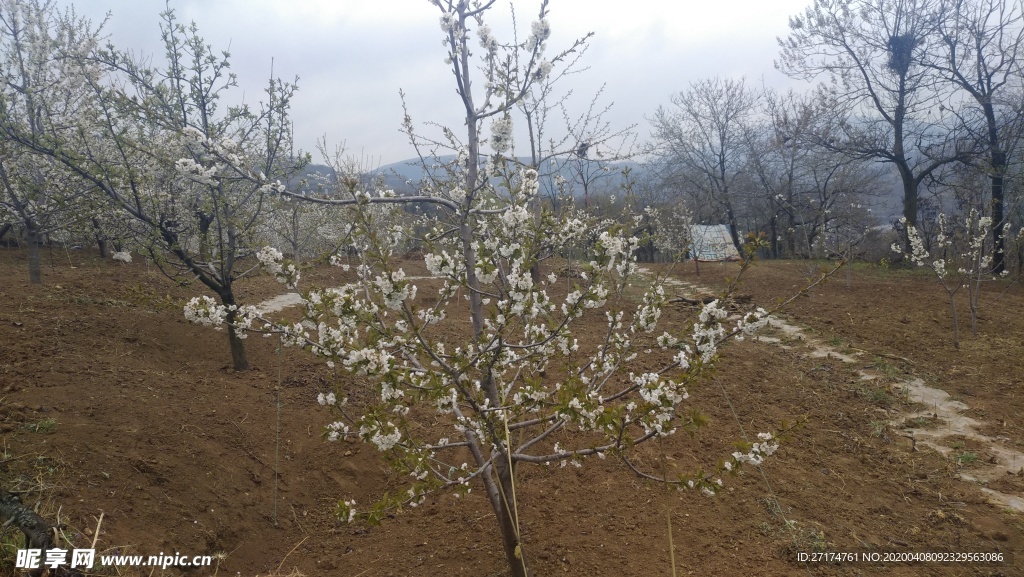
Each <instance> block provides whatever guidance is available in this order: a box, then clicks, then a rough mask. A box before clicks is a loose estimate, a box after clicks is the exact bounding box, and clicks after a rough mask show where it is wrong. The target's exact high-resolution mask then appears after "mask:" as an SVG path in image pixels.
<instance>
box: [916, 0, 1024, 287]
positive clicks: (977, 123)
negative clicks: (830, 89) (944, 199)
mask: <svg viewBox="0 0 1024 577" xmlns="http://www.w3.org/2000/svg"><path fill="white" fill-rule="evenodd" d="M935 14H936V15H935V21H934V30H935V34H937V35H938V38H939V42H938V43H937V44H936V49H935V50H934V51H933V53H931V54H925V55H924V65H925V66H928V67H930V68H933V69H934V70H936V71H937V72H938V73H939V74H941V75H942V77H943V78H946V79H948V80H949V81H950V82H952V84H953V85H955V86H956V87H957V88H959V89H961V90H962V91H963V92H966V93H967V94H968V95H970V99H971V101H973V103H974V107H973V110H971V111H969V112H967V114H969V115H970V117H969V118H965V119H963V120H964V125H965V126H966V127H968V128H969V129H971V130H973V131H974V133H975V138H976V140H978V141H979V142H981V143H982V146H983V149H984V150H985V152H986V154H985V162H984V163H983V164H984V165H983V166H982V169H983V170H984V171H985V172H986V173H987V174H988V178H989V183H990V188H991V211H992V220H993V223H994V224H993V226H992V241H993V242H992V246H993V251H994V252H993V257H994V258H993V263H992V270H993V272H995V273H997V274H998V273H1001V272H1003V270H1005V268H1006V264H1005V256H1004V252H1005V251H1004V242H1003V239H1004V235H1005V231H1006V226H1007V222H1006V216H1005V214H1006V213H1005V205H1006V201H1005V193H1004V182H1005V179H1006V172H1007V161H1008V158H1009V156H1010V154H1012V151H1013V149H1014V148H1015V147H1016V146H1017V145H1018V144H1019V142H1020V139H1021V136H1022V129H1024V115H1022V111H1021V108H1020V106H1019V105H1017V104H1016V102H1015V99H1019V92H1020V89H1021V63H1022V58H1024V14H1022V5H1021V3H1020V2H1019V1H1009V2H1008V1H1006V0H939V2H938V5H937V7H936V13H935ZM954 110H955V108H954ZM971 112H973V114H971Z"/></svg>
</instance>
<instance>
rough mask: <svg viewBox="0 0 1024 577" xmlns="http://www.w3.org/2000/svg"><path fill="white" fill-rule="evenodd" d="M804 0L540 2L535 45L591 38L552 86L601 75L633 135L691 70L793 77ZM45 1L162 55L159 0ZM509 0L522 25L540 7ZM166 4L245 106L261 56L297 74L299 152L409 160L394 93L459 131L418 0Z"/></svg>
mask: <svg viewBox="0 0 1024 577" xmlns="http://www.w3.org/2000/svg"><path fill="white" fill-rule="evenodd" d="M810 1H811V0H718V1H714V0H672V1H670V0H629V1H622V0H619V1H614V2H613V1H605V0H551V1H550V5H549V6H550V15H549V21H550V22H551V27H552V37H551V39H550V40H549V42H548V47H549V48H548V50H549V52H554V51H556V50H558V49H559V48H561V47H564V46H566V45H567V44H568V43H569V42H571V40H572V39H573V38H575V37H578V36H582V35H584V34H586V33H587V32H595V33H596V36H595V37H594V38H593V40H592V42H591V47H590V49H589V51H588V52H587V54H586V56H585V59H584V61H583V64H585V65H586V66H588V67H589V70H588V71H586V72H585V73H583V74H581V75H579V76H576V77H573V79H572V85H571V86H570V85H569V84H565V85H564V86H565V87H566V88H572V89H573V90H574V93H575V94H577V95H578V96H577V98H576V99H575V100H574V101H573V102H575V103H576V106H577V107H584V106H585V105H586V104H587V103H588V102H589V96H587V95H590V94H593V93H594V92H595V91H596V90H597V89H598V88H599V87H600V86H601V84H602V83H607V88H606V90H605V98H604V101H605V102H608V103H611V102H614V108H613V109H612V113H611V115H610V116H609V119H610V120H611V121H612V122H613V125H614V126H621V127H625V126H628V125H630V124H637V125H638V126H637V131H638V132H639V134H640V138H641V140H643V139H646V138H647V137H648V136H649V134H650V125H649V123H648V122H647V121H646V119H645V118H646V117H650V116H651V115H652V114H653V113H654V111H655V110H656V109H657V107H658V106H659V105H662V104H668V102H669V96H670V95H671V94H673V93H676V92H679V91H680V90H683V89H685V88H686V87H687V86H688V85H689V83H690V82H693V81H695V80H698V79H700V78H704V77H709V76H715V75H719V76H724V77H734V78H738V77H741V76H745V77H746V78H747V81H748V83H751V84H756V85H760V84H761V83H764V84H766V85H768V86H771V87H776V88H783V87H788V86H794V85H796V83H794V82H793V81H790V80H788V79H786V78H785V77H783V76H782V75H781V74H780V73H778V72H776V71H775V69H774V67H773V60H774V59H775V58H776V55H777V53H778V47H777V43H776V40H775V38H776V37H777V36H785V35H786V33H787V31H788V29H787V24H786V23H787V19H788V17H789V16H791V15H794V14H797V13H800V12H802V11H803V8H804V7H805V6H806V5H807V4H809V3H810ZM58 2H59V3H60V4H62V5H69V4H73V5H74V6H75V8H76V10H77V11H78V13H79V14H81V15H85V16H88V17H90V18H92V19H93V20H94V21H99V20H102V19H103V17H104V15H105V14H106V13H108V12H109V13H110V19H109V21H108V22H107V25H106V27H105V31H106V32H107V34H108V35H109V37H110V40H111V41H112V42H113V43H114V44H115V45H116V46H118V47H121V48H126V49H129V48H130V49H132V50H135V51H137V52H142V53H145V54H152V55H156V56H160V55H162V47H161V45H160V36H159V13H160V12H161V11H162V10H163V8H164V0H78V1H76V2H69V1H68V0H58ZM514 4H515V7H516V11H517V17H518V19H519V22H520V27H521V28H523V27H526V29H527V31H528V26H529V22H530V21H532V20H534V19H535V18H536V12H537V9H538V7H539V1H532V0H531V1H525V0H515V2H514ZM171 6H172V8H174V9H175V10H176V12H177V15H178V18H179V20H180V21H182V22H185V23H187V22H189V21H194V22H195V23H196V24H197V26H198V27H199V31H200V33H201V34H202V36H203V37H205V38H206V40H207V42H208V43H209V44H212V45H213V47H214V48H215V49H226V48H228V47H230V51H231V55H232V69H233V70H234V72H235V73H236V74H237V75H238V81H239V88H240V89H241V90H244V92H245V99H246V101H248V102H255V101H257V100H259V98H260V97H261V90H262V88H263V87H264V86H265V82H266V79H267V78H268V76H269V74H270V71H271V62H273V70H274V74H275V76H280V77H282V78H284V79H291V78H293V77H294V76H298V77H299V93H298V95H297V97H296V99H295V101H294V103H293V108H292V116H293V119H294V121H295V132H296V139H297V141H298V145H299V146H300V147H301V148H303V149H305V150H312V149H313V148H314V146H315V143H316V141H317V139H318V138H320V137H321V136H326V137H327V140H328V142H329V143H331V144H332V145H334V144H338V143H341V142H345V143H346V145H347V151H348V152H349V153H353V154H356V155H360V154H362V155H364V156H365V157H367V158H372V159H373V162H374V163H375V164H388V163H391V162H395V161H398V160H403V159H406V158H409V157H410V156H412V155H413V151H412V149H411V147H410V146H409V144H408V143H407V142H406V139H405V137H404V135H403V134H402V133H400V132H399V126H400V123H401V120H402V109H401V100H400V98H399V94H398V91H399V89H402V90H404V91H405V93H406V95H407V101H408V104H409V109H410V113H411V114H412V116H413V120H414V121H416V122H423V121H427V120H432V121H439V122H443V123H446V124H448V125H449V126H451V127H452V128H453V129H459V128H460V127H461V122H460V121H459V116H458V112H459V105H460V103H459V101H458V98H457V96H456V95H455V92H454V80H453V77H452V75H451V73H450V72H449V71H448V69H447V68H446V67H445V65H444V62H443V59H444V49H443V47H442V45H441V41H442V38H443V35H442V32H441V29H440V25H439V23H438V18H439V16H440V12H439V10H438V9H437V8H436V7H434V6H432V5H431V4H430V3H429V2H428V1H427V0H373V1H371V0H177V1H173V2H171ZM491 15H492V16H491V21H492V22H493V24H492V28H494V29H495V31H499V30H501V29H502V27H503V24H502V22H507V21H508V19H509V4H508V3H502V2H499V3H498V4H497V5H496V6H495V8H494V9H492V11H491ZM475 45H476V44H475V43H474V46H475ZM585 96H586V97H585ZM314 161H317V158H316V156H315V155H314Z"/></svg>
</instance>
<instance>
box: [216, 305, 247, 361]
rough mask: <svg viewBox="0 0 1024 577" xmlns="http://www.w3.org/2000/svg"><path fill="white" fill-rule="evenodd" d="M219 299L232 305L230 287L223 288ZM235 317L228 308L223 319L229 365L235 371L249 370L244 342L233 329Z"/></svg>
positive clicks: (233, 312)
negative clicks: (228, 346)
mask: <svg viewBox="0 0 1024 577" xmlns="http://www.w3.org/2000/svg"><path fill="white" fill-rule="evenodd" d="M220 301H221V304H223V305H224V306H226V307H233V306H234V304H235V295H234V293H232V292H231V288H230V287H229V288H226V289H224V292H223V293H222V294H221V295H220ZM236 318H237V314H236V311H235V310H233V309H229V310H228V314H227V316H226V317H225V320H226V321H227V325H228V344H229V345H230V346H231V366H232V368H234V369H235V370H236V371H247V370H249V360H248V359H246V358H245V342H244V341H243V340H242V339H241V338H240V337H239V333H238V331H237V330H235V319H236Z"/></svg>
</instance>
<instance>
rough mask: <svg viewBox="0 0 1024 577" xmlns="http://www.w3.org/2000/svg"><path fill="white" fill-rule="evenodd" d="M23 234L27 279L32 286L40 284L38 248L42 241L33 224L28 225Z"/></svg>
mask: <svg viewBox="0 0 1024 577" xmlns="http://www.w3.org/2000/svg"><path fill="white" fill-rule="evenodd" d="M25 233H26V236H27V239H28V279H29V282H30V283H32V284H42V282H43V274H42V270H41V269H40V264H39V247H40V245H41V244H42V239H40V237H39V231H38V230H36V227H35V224H34V223H29V225H28V227H26V230H25Z"/></svg>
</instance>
